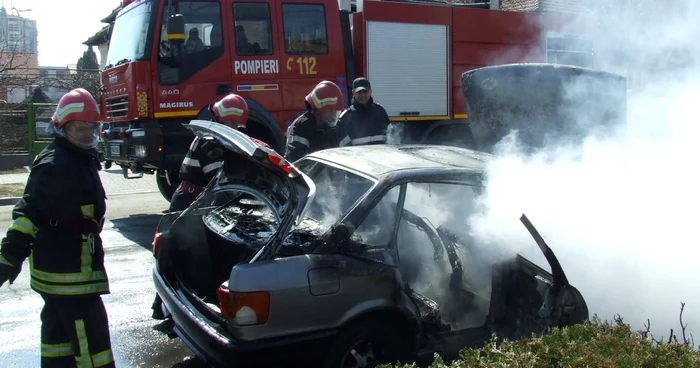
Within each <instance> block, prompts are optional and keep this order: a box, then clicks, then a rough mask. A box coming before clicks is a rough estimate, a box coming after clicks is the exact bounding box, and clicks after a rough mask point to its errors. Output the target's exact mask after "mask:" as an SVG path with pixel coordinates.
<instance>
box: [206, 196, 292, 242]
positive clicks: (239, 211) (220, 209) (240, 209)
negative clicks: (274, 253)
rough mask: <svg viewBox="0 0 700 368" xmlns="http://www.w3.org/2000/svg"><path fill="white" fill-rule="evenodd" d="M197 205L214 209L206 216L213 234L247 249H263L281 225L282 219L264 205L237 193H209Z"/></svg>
mask: <svg viewBox="0 0 700 368" xmlns="http://www.w3.org/2000/svg"><path fill="white" fill-rule="evenodd" d="M195 205H196V206H197V207H205V208H210V209H211V211H209V212H208V213H206V214H205V215H204V217H203V221H204V224H205V225H206V226H207V228H208V229H209V230H210V231H212V232H213V233H215V234H217V235H219V236H221V237H223V238H225V239H226V240H229V241H231V242H233V243H237V244H243V245H246V246H248V247H252V248H259V247H261V246H262V245H263V244H264V243H265V242H267V240H268V239H269V238H270V237H271V236H272V235H274V233H275V232H276V231H277V227H278V226H279V219H278V218H277V216H275V213H274V212H273V211H272V209H271V208H270V207H269V206H267V205H266V204H265V202H263V201H262V200H260V199H258V198H256V197H255V196H253V195H251V194H248V193H243V192H240V191H237V190H228V189H224V190H219V191H214V192H210V193H208V194H207V195H205V196H204V197H201V198H200V199H198V201H197V203H196V204H195Z"/></svg>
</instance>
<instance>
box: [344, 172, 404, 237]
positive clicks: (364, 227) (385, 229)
mask: <svg viewBox="0 0 700 368" xmlns="http://www.w3.org/2000/svg"><path fill="white" fill-rule="evenodd" d="M399 193H400V187H399V186H396V187H394V188H392V189H391V190H389V191H388V192H387V193H386V194H385V195H384V197H383V198H382V199H381V200H380V201H379V202H377V204H376V205H375V206H374V208H372V210H370V212H369V214H368V215H367V217H365V219H364V220H363V221H362V223H361V224H360V226H358V227H357V229H356V230H355V232H354V233H353V234H352V241H354V242H357V243H360V244H364V245H369V246H370V247H378V248H387V247H389V245H390V244H391V236H392V234H393V229H394V224H395V223H396V204H397V203H398V201H399Z"/></svg>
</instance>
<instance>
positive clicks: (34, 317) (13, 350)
mask: <svg viewBox="0 0 700 368" xmlns="http://www.w3.org/2000/svg"><path fill="white" fill-rule="evenodd" d="M122 180H124V179H122ZM142 180H144V181H149V182H150V181H152V180H153V179H150V178H145V179H142ZM137 181H141V180H135V181H131V180H130V181H129V182H137ZM130 185H133V184H131V183H130ZM144 185H151V184H150V183H149V184H144ZM106 187H107V186H106ZM111 192H112V193H114V192H117V191H116V190H114V191H111ZM108 197H109V200H108V202H107V206H108V210H107V220H108V221H107V222H106V223H105V228H104V230H103V232H102V238H103V242H104V244H105V253H106V256H105V258H106V260H105V262H106V268H107V273H108V276H109V278H110V288H111V294H109V295H105V296H103V300H104V302H105V306H106V308H107V314H108V316H109V323H110V333H111V336H112V348H113V352H114V357H115V361H116V365H117V367H153V368H161V367H178V368H180V367H202V366H203V365H202V364H201V363H200V362H198V361H196V360H195V359H192V357H193V354H192V352H191V351H190V350H189V349H188V348H187V347H185V346H184V344H183V343H182V342H181V340H180V339H177V338H176V339H169V338H168V337H167V336H165V335H163V334H161V333H159V332H156V331H154V330H152V326H153V325H155V324H156V323H157V321H156V320H153V319H151V308H150V307H151V303H152V302H153V298H154V296H155V288H154V286H153V281H152V278H151V272H152V267H153V256H152V254H151V242H152V240H153V231H154V229H155V227H156V225H157V223H158V220H159V218H160V216H161V214H162V212H163V210H165V209H166V208H167V205H168V204H167V202H166V201H165V200H164V199H163V197H161V195H160V194H159V193H158V192H154V191H153V190H150V189H149V190H146V192H145V193H144V191H141V193H135V194H110V190H109V189H108ZM11 211H12V206H0V229H3V230H2V234H0V236H4V231H5V230H4V229H7V227H8V226H9V225H10V222H11ZM42 305H43V301H42V299H41V297H40V296H39V295H38V294H36V293H35V292H34V291H33V290H31V289H30V288H29V265H28V263H27V262H25V263H24V265H23V268H22V273H21V274H20V276H19V277H18V278H17V280H15V283H14V284H13V285H9V286H8V284H5V285H4V286H3V287H2V288H0V366H1V367H3V368H4V367H23V368H24V367H39V365H40V364H39V346H40V345H39V344H40V340H39V338H40V334H39V332H40V326H41V322H40V319H39V313H40V312H41V308H42Z"/></svg>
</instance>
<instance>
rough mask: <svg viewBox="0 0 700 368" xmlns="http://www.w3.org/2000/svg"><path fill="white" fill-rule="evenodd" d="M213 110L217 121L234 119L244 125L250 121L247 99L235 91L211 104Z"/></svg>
mask: <svg viewBox="0 0 700 368" xmlns="http://www.w3.org/2000/svg"><path fill="white" fill-rule="evenodd" d="M211 111H212V113H213V114H214V117H215V119H216V121H217V122H219V123H225V122H229V121H232V122H234V123H236V124H238V125H241V126H244V125H246V123H247V122H248V104H247V103H246V102H245V99H244V98H243V97H241V96H239V95H237V94H235V93H231V94H229V95H228V96H226V97H224V98H222V99H221V100H219V101H217V102H215V103H214V104H213V105H212V106H211Z"/></svg>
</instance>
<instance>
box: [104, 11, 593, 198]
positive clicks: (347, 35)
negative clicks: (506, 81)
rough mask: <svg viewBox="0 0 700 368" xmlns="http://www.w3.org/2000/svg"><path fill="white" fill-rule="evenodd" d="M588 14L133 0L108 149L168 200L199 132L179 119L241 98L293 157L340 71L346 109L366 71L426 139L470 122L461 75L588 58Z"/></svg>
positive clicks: (113, 55) (391, 108)
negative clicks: (310, 99) (295, 127)
mask: <svg viewBox="0 0 700 368" xmlns="http://www.w3.org/2000/svg"><path fill="white" fill-rule="evenodd" d="M581 19H582V18H581V17H580V16H578V15H572V14H564V13H545V12H533V13H530V12H513V11H502V10H495V9H490V7H489V4H488V3H482V4H453V3H445V2H436V1H428V0H402V1H398V0H390V1H384V0H381V1H380V0H364V1H363V0H356V2H355V3H354V4H351V3H350V0H340V2H338V0H124V4H123V6H122V9H121V10H120V12H119V13H118V15H117V18H116V20H115V23H114V26H113V30H112V36H111V41H110V46H109V52H108V56H107V65H106V67H105V68H104V70H103V71H102V77H101V78H102V80H101V81H102V92H101V97H100V104H101V111H102V114H103V118H104V121H105V122H106V123H107V124H105V127H106V129H104V130H103V131H102V132H101V137H102V140H103V142H104V150H105V158H106V160H107V163H108V164H110V165H111V164H112V163H115V164H117V165H119V166H121V167H122V170H123V173H124V177H125V178H139V177H142V176H143V174H144V173H146V174H155V176H156V178H157V182H158V186H159V188H160V190H161V193H162V194H163V196H164V197H165V198H166V199H170V197H171V196H172V194H173V192H174V190H175V188H176V187H177V185H178V184H179V179H178V170H179V167H180V165H181V163H182V160H183V159H184V157H185V154H186V152H187V149H188V147H189V145H190V143H191V141H192V139H193V135H192V134H191V133H190V132H189V130H187V129H185V128H184V127H183V125H182V124H183V123H187V122H188V121H190V120H191V119H194V118H203V119H208V118H209V112H208V109H207V106H208V105H209V104H210V103H212V102H214V101H216V100H218V99H220V98H221V97H223V96H224V95H226V94H228V93H230V92H235V93H238V94H240V95H242V96H243V97H245V98H246V100H247V101H248V105H249V107H250V120H249V122H248V125H247V128H245V129H246V130H245V133H246V134H248V135H250V136H252V137H255V138H258V139H260V140H263V141H265V142H267V143H268V144H270V145H271V147H273V148H274V149H276V150H277V151H279V152H280V153H284V149H285V132H286V130H287V127H289V125H290V124H291V123H292V122H293V121H294V119H295V118H296V117H297V116H299V115H300V114H301V113H303V111H304V96H305V95H306V94H307V93H308V92H309V91H310V90H311V89H312V88H313V87H314V86H315V85H316V84H317V83H318V82H320V81H322V80H330V81H333V82H335V83H337V84H338V85H339V86H340V87H341V90H343V91H344V93H345V97H346V98H345V104H346V105H347V104H348V103H349V100H350V98H351V92H350V90H349V87H350V85H351V83H352V80H353V79H354V78H355V77H357V76H365V77H367V78H369V80H370V81H371V83H372V95H373V97H374V99H375V101H377V102H378V103H380V104H382V105H383V106H384V108H385V109H386V110H387V112H388V114H389V116H390V118H391V120H392V121H394V122H396V124H398V125H403V126H404V127H406V128H408V129H404V131H405V134H406V136H405V137H406V140H407V141H410V140H411V139H418V138H421V137H422V138H426V137H429V136H430V135H431V132H432V133H435V132H438V131H440V129H439V128H440V127H444V126H446V125H451V126H454V125H458V126H467V125H468V124H465V122H466V120H467V118H468V116H467V115H466V113H465V112H466V111H465V103H464V101H463V98H462V94H461V84H460V83H461V82H460V78H461V75H462V73H463V72H465V71H468V70H471V69H475V68H479V67H483V66H489V65H499V64H505V63H516V62H546V63H555V64H556V63H558V64H569V65H579V66H592V65H593V52H592V47H593V46H592V41H591V40H590V38H589V37H587V34H588V33H589V30H590V26H591V24H590V23H589V22H582V21H580V20H581ZM169 29H170V31H169ZM451 131H452V132H453V130H451ZM417 137H418V138H417Z"/></svg>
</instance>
